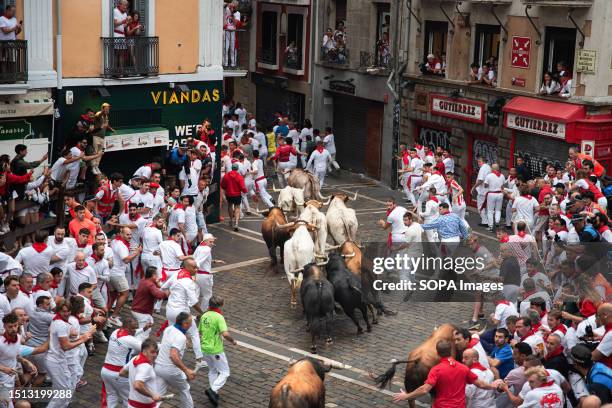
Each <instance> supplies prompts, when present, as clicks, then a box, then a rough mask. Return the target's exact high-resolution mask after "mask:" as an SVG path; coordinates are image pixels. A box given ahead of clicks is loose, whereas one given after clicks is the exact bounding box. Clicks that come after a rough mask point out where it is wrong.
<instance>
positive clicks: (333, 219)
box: [326, 193, 359, 245]
mask: <svg viewBox="0 0 612 408" xmlns="http://www.w3.org/2000/svg"><path fill="white" fill-rule="evenodd" d="M356 199H357V193H355V197H353V198H351V197H349V196H348V195H347V194H345V193H336V194H334V195H333V196H332V197H330V200H331V202H329V201H328V202H327V203H326V204H329V208H328V209H327V215H326V218H327V230H328V231H329V234H330V235H331V237H332V239H333V240H334V242H335V243H336V244H337V245H342V244H344V243H345V242H346V241H355V240H356V239H357V227H358V226H359V222H358V221H357V215H356V214H355V210H354V209H352V208H348V207H347V206H346V203H347V201H349V200H350V201H355V200H356Z"/></svg>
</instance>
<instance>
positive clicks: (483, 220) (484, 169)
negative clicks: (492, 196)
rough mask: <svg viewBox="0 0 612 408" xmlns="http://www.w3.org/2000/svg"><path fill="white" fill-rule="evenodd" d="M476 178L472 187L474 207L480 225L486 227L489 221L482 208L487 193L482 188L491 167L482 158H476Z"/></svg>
mask: <svg viewBox="0 0 612 408" xmlns="http://www.w3.org/2000/svg"><path fill="white" fill-rule="evenodd" d="M478 166H479V169H478V176H477V177H476V183H475V184H474V186H473V187H472V191H471V193H472V196H474V192H476V194H477V195H476V206H477V207H478V211H479V212H480V225H481V226H488V225H489V220H488V217H487V212H486V211H485V210H484V209H482V210H481V208H482V206H483V204H484V202H485V196H486V193H487V189H486V188H485V186H484V181H485V178H486V177H487V176H488V175H489V173H491V166H489V165H488V164H487V162H486V160H485V158H484V157H478Z"/></svg>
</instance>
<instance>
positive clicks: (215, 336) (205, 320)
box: [198, 310, 227, 354]
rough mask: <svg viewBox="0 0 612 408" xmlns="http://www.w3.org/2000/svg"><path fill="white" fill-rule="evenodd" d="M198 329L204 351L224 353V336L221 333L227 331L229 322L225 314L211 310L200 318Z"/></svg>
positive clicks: (206, 352) (207, 352)
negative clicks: (226, 320)
mask: <svg viewBox="0 0 612 408" xmlns="http://www.w3.org/2000/svg"><path fill="white" fill-rule="evenodd" d="M198 330H199V331H200V345H201V346H202V353H204V354H221V353H223V337H222V336H221V333H223V332H225V331H227V324H225V318H224V317H223V315H221V314H219V313H217V312H213V311H210V310H209V311H208V312H206V313H204V314H203V315H202V317H201V318H200V324H199V326H198Z"/></svg>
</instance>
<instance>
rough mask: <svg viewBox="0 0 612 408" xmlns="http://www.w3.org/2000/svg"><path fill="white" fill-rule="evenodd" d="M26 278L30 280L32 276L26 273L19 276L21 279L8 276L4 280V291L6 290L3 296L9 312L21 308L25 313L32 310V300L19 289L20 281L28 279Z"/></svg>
mask: <svg viewBox="0 0 612 408" xmlns="http://www.w3.org/2000/svg"><path fill="white" fill-rule="evenodd" d="M28 277H30V278H31V277H32V276H31V275H30V274H28V273H24V274H23V275H21V278H18V277H17V276H9V277H7V278H6V279H5V280H4V290H6V292H5V293H4V294H3V296H4V297H5V298H6V300H7V301H8V304H9V306H10V310H15V309H18V308H21V309H24V310H26V311H27V310H30V309H31V308H32V299H30V296H29V295H28V294H26V293H24V292H23V291H22V290H21V289H20V279H28Z"/></svg>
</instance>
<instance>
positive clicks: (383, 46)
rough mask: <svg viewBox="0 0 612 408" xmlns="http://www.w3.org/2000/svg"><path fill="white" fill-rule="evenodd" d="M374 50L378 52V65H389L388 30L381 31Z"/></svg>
mask: <svg viewBox="0 0 612 408" xmlns="http://www.w3.org/2000/svg"><path fill="white" fill-rule="evenodd" d="M376 52H377V53H378V61H377V62H378V64H377V65H378V66H381V67H386V66H388V65H389V57H390V56H391V52H390V51H389V32H388V31H385V32H384V33H382V38H381V39H380V40H378V43H377V44H376Z"/></svg>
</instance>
